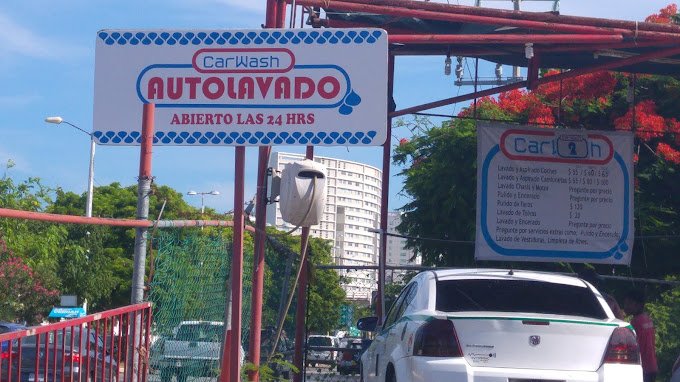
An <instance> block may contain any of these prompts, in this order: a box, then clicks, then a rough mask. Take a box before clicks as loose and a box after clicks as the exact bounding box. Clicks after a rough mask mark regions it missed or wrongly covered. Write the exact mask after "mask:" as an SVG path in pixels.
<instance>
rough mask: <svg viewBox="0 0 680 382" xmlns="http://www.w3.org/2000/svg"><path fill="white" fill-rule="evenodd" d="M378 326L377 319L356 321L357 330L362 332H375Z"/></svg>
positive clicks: (366, 318) (368, 318) (367, 318)
mask: <svg viewBox="0 0 680 382" xmlns="http://www.w3.org/2000/svg"><path fill="white" fill-rule="evenodd" d="M377 326H378V317H364V318H360V319H359V321H357V329H359V330H361V331H364V332H375V328H376V327H377Z"/></svg>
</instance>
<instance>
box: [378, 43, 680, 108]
mask: <svg viewBox="0 0 680 382" xmlns="http://www.w3.org/2000/svg"><path fill="white" fill-rule="evenodd" d="M676 54H680V48H678V47H676V48H669V49H664V50H658V51H654V52H651V53H646V54H641V55H639V56H635V57H630V58H624V59H620V60H616V61H612V62H608V63H603V64H599V65H596V66H592V67H589V68H582V69H574V70H570V71H568V72H564V73H561V74H557V75H554V76H549V77H543V78H539V79H538V80H536V85H537V86H538V85H543V84H546V83H549V82H554V81H560V80H565V79H567V78H572V77H577V76H580V75H583V74H588V73H594V72H599V71H602V70H611V69H616V68H621V67H624V66H629V65H635V64H638V63H640V62H645V61H649V60H653V59H656V58H663V57H669V56H673V55H676ZM526 86H527V82H526V81H521V82H516V83H512V84H508V85H503V86H498V87H495V88H491V89H486V90H482V91H479V92H477V93H471V94H464V95H461V96H456V97H451V98H446V99H443V100H440V101H435V102H429V103H426V104H422V105H418V106H413V107H409V108H406V109H402V110H398V111H395V112H393V113H390V116H391V117H393V118H394V117H399V116H402V115H407V114H412V113H417V112H421V111H425V110H428V109H433V108H436V107H441V106H446V105H450V104H453V103H457V102H463V101H468V100H471V99H473V98H475V97H484V96H490V95H494V94H498V93H502V92H505V91H508V90H514V89H519V88H523V87H526Z"/></svg>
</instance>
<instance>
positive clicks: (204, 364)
mask: <svg viewBox="0 0 680 382" xmlns="http://www.w3.org/2000/svg"><path fill="white" fill-rule="evenodd" d="M154 243H155V246H156V248H157V254H156V258H155V261H154V268H155V270H154V275H153V280H151V289H150V293H149V300H150V301H151V302H152V303H153V333H154V336H153V337H154V338H153V343H152V346H151V354H150V359H149V360H150V365H151V374H150V379H151V380H152V381H160V382H171V381H173V380H174V381H177V382H186V381H187V380H188V379H194V380H195V379H197V378H202V379H204V378H215V377H217V376H219V373H220V358H221V351H222V349H223V345H222V343H223V339H224V320H225V314H226V307H227V285H228V283H229V275H230V271H231V267H230V264H231V253H232V245H231V242H230V241H229V240H226V239H224V238H223V237H219V236H209V235H206V234H203V232H200V231H198V230H195V229H193V230H191V229H185V230H167V231H161V232H159V234H158V236H157V237H156V238H154ZM243 263H244V269H243V296H242V301H243V310H242V322H243V326H242V338H247V333H248V330H249V328H250V303H251V301H250V300H251V293H250V292H251V278H252V250H248V249H247V248H246V250H245V253H244V262H243Z"/></svg>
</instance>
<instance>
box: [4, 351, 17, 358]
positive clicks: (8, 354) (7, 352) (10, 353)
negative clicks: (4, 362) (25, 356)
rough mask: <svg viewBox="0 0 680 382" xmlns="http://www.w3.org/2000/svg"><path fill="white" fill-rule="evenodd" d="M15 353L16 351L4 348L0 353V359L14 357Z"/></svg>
mask: <svg viewBox="0 0 680 382" xmlns="http://www.w3.org/2000/svg"><path fill="white" fill-rule="evenodd" d="M16 355H17V353H16V352H11V351H9V350H5V351H4V352H1V353H0V359H9V357H10V356H12V357H16Z"/></svg>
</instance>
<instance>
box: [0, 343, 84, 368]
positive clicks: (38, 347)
mask: <svg viewBox="0 0 680 382" xmlns="http://www.w3.org/2000/svg"><path fill="white" fill-rule="evenodd" d="M0 336H2V334H0ZM40 337H41V336H40V334H37V335H36V336H35V350H36V352H39V351H40ZM45 338H47V334H46V335H45ZM38 354H40V353H38ZM38 354H36V355H35V368H34V370H33V375H35V377H36V379H37V378H38V376H39V375H40V374H38V371H39V370H40V358H39V357H38ZM88 354H89V353H88ZM19 378H21V377H19ZM46 379H47V378H46Z"/></svg>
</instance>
